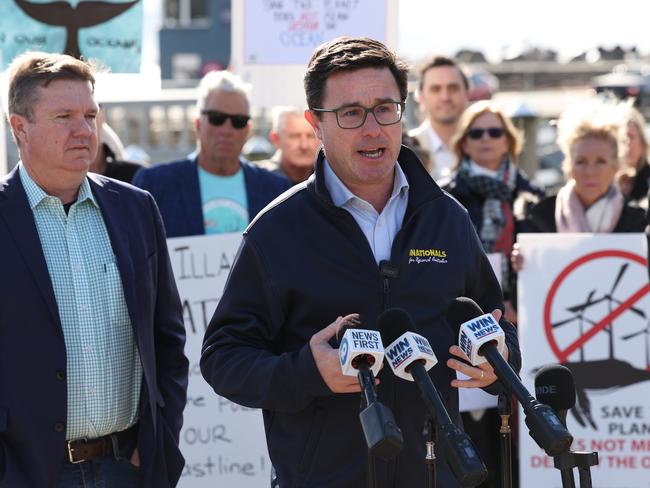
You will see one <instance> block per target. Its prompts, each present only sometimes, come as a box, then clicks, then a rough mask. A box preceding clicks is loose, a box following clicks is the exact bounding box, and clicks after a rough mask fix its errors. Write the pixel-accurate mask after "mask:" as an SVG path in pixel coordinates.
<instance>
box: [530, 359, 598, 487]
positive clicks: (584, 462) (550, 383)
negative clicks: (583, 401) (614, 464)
mask: <svg viewBox="0 0 650 488" xmlns="http://www.w3.org/2000/svg"><path fill="white" fill-rule="evenodd" d="M535 394H536V395H537V399H538V400H539V401H540V402H542V403H544V404H546V405H548V406H550V407H551V408H552V409H553V410H555V412H556V413H557V414H558V417H560V420H561V421H562V424H564V426H566V414H567V410H569V409H571V408H573V406H574V405H575V403H576V385H575V382H574V380H573V374H572V373H571V370H570V369H569V368H567V367H566V366H562V365H561V364H550V365H548V366H544V367H543V368H541V369H540V370H539V371H538V372H537V374H536V375H535ZM553 464H554V466H555V467H556V468H557V469H559V470H560V476H561V478H562V487H563V488H575V479H574V477H573V468H576V467H577V468H578V473H579V476H580V486H581V487H588V486H589V487H590V486H591V473H590V468H591V466H596V465H597V464H598V453H597V452H579V451H569V452H563V453H562V454H560V455H559V456H555V457H554V458H553Z"/></svg>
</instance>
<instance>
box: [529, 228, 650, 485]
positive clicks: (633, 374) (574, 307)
mask: <svg viewBox="0 0 650 488" xmlns="http://www.w3.org/2000/svg"><path fill="white" fill-rule="evenodd" d="M518 241H519V244H520V247H521V252H522V255H523V256H524V269H523V271H522V272H521V273H520V274H519V290H518V292H519V341H520V345H521V351H522V358H523V363H522V370H521V377H522V381H523V382H524V384H525V385H526V387H527V388H528V390H529V391H530V392H531V393H533V392H534V391H535V389H534V378H535V374H536V372H537V371H538V370H539V368H541V367H542V366H544V365H547V364H553V363H560V364H563V365H564V366H566V367H567V368H569V370H571V372H572V373H573V377H574V380H575V384H576V396H577V401H576V404H575V407H574V408H572V409H571V410H570V411H569V412H568V415H567V427H568V429H569V431H570V432H571V434H572V435H573V437H574V443H573V446H572V449H573V450H575V451H596V452H598V456H599V460H600V463H599V465H598V466H595V467H593V468H591V475H592V480H593V486H594V488H623V487H625V488H648V486H650V484H649V483H650V475H649V474H648V473H650V441H649V439H650V435H649V434H650V388H649V386H650V384H649V383H648V382H649V381H650V342H649V339H650V337H649V335H650V322H649V319H650V296H649V295H648V292H649V291H650V284H649V283H648V266H647V249H646V247H647V245H646V239H645V237H644V236H643V235H642V234H607V235H602V234H599V235H593V234H520V235H519V238H518ZM519 419H520V473H521V487H522V488H529V487H531V488H534V487H541V486H543V487H545V488H553V487H557V488H559V487H561V486H562V483H561V478H560V471H559V470H557V469H555V468H554V462H553V459H552V458H549V457H548V456H547V455H546V454H545V453H544V451H542V450H541V449H540V448H539V447H538V446H537V445H536V444H535V442H534V441H533V440H532V439H531V438H530V436H529V435H528V428H527V427H526V425H525V423H524V419H525V416H524V414H523V411H520V416H519ZM575 472H576V473H577V470H575ZM577 479H578V478H577V476H576V480H577ZM531 480H534V481H531ZM576 483H577V481H576Z"/></svg>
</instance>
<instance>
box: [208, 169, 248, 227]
mask: <svg viewBox="0 0 650 488" xmlns="http://www.w3.org/2000/svg"><path fill="white" fill-rule="evenodd" d="M198 168H199V188H200V190H201V206H202V208H203V222H204V224H205V233H206V234H223V233H226V232H241V231H243V230H245V229H246V226H247V225H248V221H249V219H248V199H247V198H246V184H245V182H244V171H243V170H242V169H241V168H239V171H237V172H236V173H235V174H234V175H232V176H217V175H213V174H212V173H208V172H207V171H205V170H204V169H203V168H201V166H199V167H198Z"/></svg>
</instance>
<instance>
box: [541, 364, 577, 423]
mask: <svg viewBox="0 0 650 488" xmlns="http://www.w3.org/2000/svg"><path fill="white" fill-rule="evenodd" d="M535 395H536V396H537V400H539V401H540V402H541V403H544V404H546V405H548V406H549V407H551V408H552V409H553V410H555V411H556V412H559V411H561V410H569V409H570V408H573V406H574V405H575V403H576V385H575V382H574V381H573V374H571V370H570V369H569V368H567V367H566V366H562V365H561V364H551V365H548V366H544V367H543V368H542V369H540V370H539V371H538V372H537V374H536V375H535Z"/></svg>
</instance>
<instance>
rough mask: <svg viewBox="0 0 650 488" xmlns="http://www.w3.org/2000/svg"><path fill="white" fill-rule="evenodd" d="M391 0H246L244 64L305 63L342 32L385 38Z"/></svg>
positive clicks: (383, 40)
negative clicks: (388, 4)
mask: <svg viewBox="0 0 650 488" xmlns="http://www.w3.org/2000/svg"><path fill="white" fill-rule="evenodd" d="M386 12H387V7H386V0H245V3H244V32H245V34H244V35H245V37H244V59H243V62H244V64H299V65H306V64H307V62H308V61H309V58H310V57H311V55H312V53H313V51H314V49H315V48H316V47H317V46H319V45H320V44H322V43H323V42H325V41H327V40H329V39H333V38H335V37H338V36H343V35H354V36H367V37H372V38H373V39H377V40H379V41H382V42H386V39H387V32H386V30H387V18H386Z"/></svg>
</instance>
